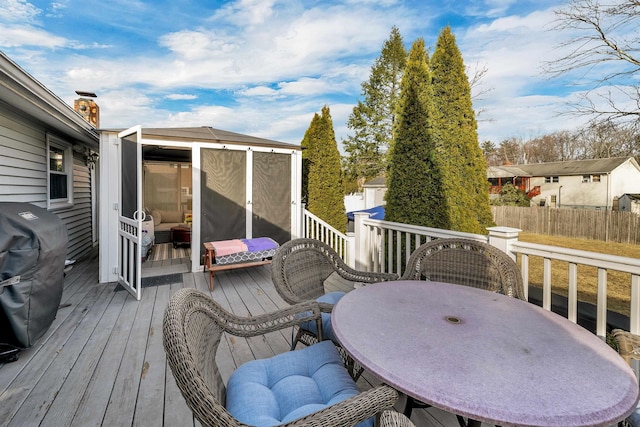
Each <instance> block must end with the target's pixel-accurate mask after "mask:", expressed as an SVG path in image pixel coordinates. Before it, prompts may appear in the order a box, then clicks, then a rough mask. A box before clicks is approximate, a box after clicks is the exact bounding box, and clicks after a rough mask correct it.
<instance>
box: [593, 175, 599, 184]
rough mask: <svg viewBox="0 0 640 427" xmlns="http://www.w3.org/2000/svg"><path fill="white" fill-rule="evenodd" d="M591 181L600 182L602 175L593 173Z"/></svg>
mask: <svg viewBox="0 0 640 427" xmlns="http://www.w3.org/2000/svg"><path fill="white" fill-rule="evenodd" d="M591 182H600V175H591Z"/></svg>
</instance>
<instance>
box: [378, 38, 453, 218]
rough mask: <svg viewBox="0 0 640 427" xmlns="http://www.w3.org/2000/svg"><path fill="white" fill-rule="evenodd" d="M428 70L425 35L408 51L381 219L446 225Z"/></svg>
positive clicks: (445, 206)
mask: <svg viewBox="0 0 640 427" xmlns="http://www.w3.org/2000/svg"><path fill="white" fill-rule="evenodd" d="M432 98H433V93H432V87H431V75H430V70H429V65H428V56H427V52H426V50H425V46H424V40H422V39H418V40H416V41H415V42H414V43H413V45H412V47H411V50H410V52H409V57H408V60H407V63H406V68H405V72H404V75H403V77H402V85H401V92H400V99H399V102H398V123H397V127H396V131H395V140H394V143H393V148H392V150H391V153H390V156H389V168H388V176H387V187H388V189H387V193H386V195H385V199H386V201H387V205H386V208H385V220H388V221H394V222H402V223H405V224H415V225H422V226H429V227H437V228H444V229H448V228H449V222H448V216H447V215H446V210H447V203H446V199H445V198H444V197H443V196H442V194H441V189H442V188H443V183H442V180H441V174H440V171H439V169H438V165H437V163H436V162H435V160H436V159H435V155H434V154H435V153H434V149H435V146H434V142H433V138H432V136H431V133H432V129H431V120H432V115H433V104H432Z"/></svg>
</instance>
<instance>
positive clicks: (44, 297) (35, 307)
mask: <svg viewBox="0 0 640 427" xmlns="http://www.w3.org/2000/svg"><path fill="white" fill-rule="evenodd" d="M67 244H68V236H67V230H66V227H65V225H64V224H63V223H62V221H61V220H60V218H58V217H57V216H56V215H54V214H53V213H51V212H49V211H47V210H45V209H42V208H39V207H37V206H34V205H31V204H28V203H0V343H1V344H5V345H6V344H9V345H12V346H17V347H21V348H25V347H31V346H32V345H33V344H34V343H35V342H36V340H37V339H38V338H40V337H42V335H44V334H45V332H46V331H47V329H49V327H50V326H51V323H52V322H53V320H54V319H55V317H56V312H57V311H58V306H59V304H60V300H61V298H62V288H63V280H64V267H65V257H66V252H67Z"/></svg>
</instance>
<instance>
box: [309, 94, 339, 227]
mask: <svg viewBox="0 0 640 427" xmlns="http://www.w3.org/2000/svg"><path fill="white" fill-rule="evenodd" d="M301 145H302V146H303V147H306V151H307V156H306V157H307V159H306V160H307V164H308V180H307V183H308V187H307V188H308V199H307V203H308V205H307V206H308V209H309V211H310V212H311V213H313V214H314V215H317V216H318V217H319V218H321V219H322V220H323V221H326V222H327V223H328V224H329V225H331V226H332V227H334V228H336V229H337V230H339V231H341V232H345V231H346V226H347V215H346V212H345V207H344V192H343V187H342V180H341V174H342V170H341V167H340V152H339V151H338V144H337V142H336V135H335V132H334V130H333V121H332V119H331V113H330V112H329V107H327V106H324V107H323V108H322V115H321V116H320V115H318V114H317V113H316V114H315V115H314V117H313V119H312V121H311V125H310V126H309V129H308V130H307V132H306V133H305V136H304V140H303V142H302V144H301ZM304 151H305V150H303V152H304ZM304 160H305V159H304V156H303V164H304ZM303 185H304V184H303Z"/></svg>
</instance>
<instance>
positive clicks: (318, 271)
mask: <svg viewBox="0 0 640 427" xmlns="http://www.w3.org/2000/svg"><path fill="white" fill-rule="evenodd" d="M271 278H272V280H273V284H274V286H275V288H276V291H278V294H280V296H281V297H282V299H284V300H285V301H286V302H288V303H289V304H297V303H300V302H303V301H308V300H315V299H317V298H320V297H321V296H323V295H324V294H325V284H326V283H328V282H330V281H331V280H332V279H335V280H336V281H339V282H343V283H345V282H346V284H347V285H348V286H350V287H351V289H353V285H354V284H356V283H364V284H369V283H377V282H383V281H387V280H397V279H398V276H397V275H396V274H393V273H370V272H365V271H358V270H354V269H353V268H351V267H349V266H348V265H346V264H345V263H344V261H343V260H342V258H340V256H339V255H338V254H337V253H336V251H334V250H333V248H331V247H330V246H329V245H327V244H325V243H323V242H321V241H319V240H316V239H306V238H303V239H294V240H290V241H289V242H287V243H285V244H283V245H282V246H280V248H278V250H277V251H276V253H275V255H274V256H273V263H272V265H271ZM320 306H321V309H322V311H324V312H327V313H328V312H331V308H332V307H333V305H332V304H326V303H322V304H321V305H320ZM317 341H318V339H317V337H316V335H315V333H313V332H312V331H309V330H306V329H302V328H298V332H297V334H296V336H295V338H294V339H293V342H292V343H291V348H292V349H294V348H295V347H296V345H297V343H298V342H301V343H303V344H306V345H311V344H314V343H316V342H317Z"/></svg>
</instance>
